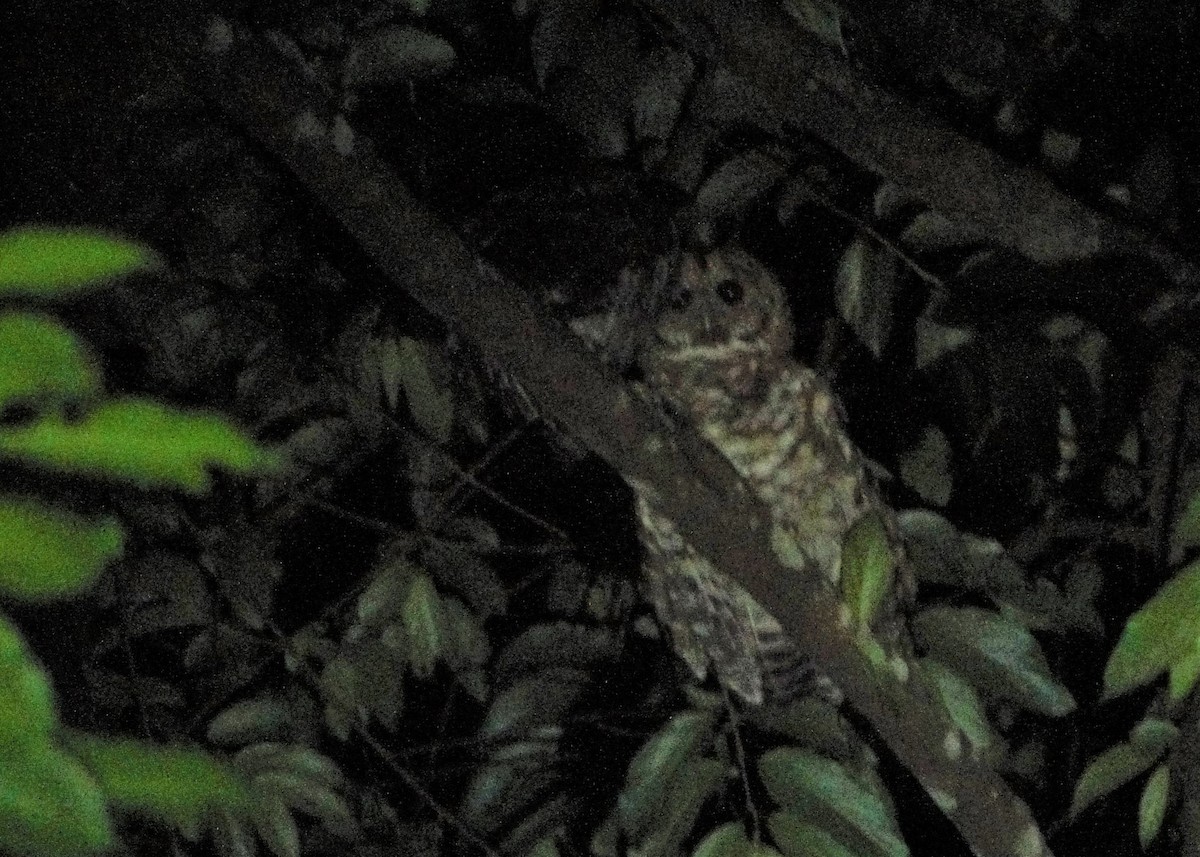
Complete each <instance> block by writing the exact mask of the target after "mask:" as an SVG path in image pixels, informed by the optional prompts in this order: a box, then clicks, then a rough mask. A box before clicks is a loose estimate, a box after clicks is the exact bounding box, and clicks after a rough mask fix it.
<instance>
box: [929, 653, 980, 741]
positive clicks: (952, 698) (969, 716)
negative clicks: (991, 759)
mask: <svg viewBox="0 0 1200 857" xmlns="http://www.w3.org/2000/svg"><path fill="white" fill-rule="evenodd" d="M920 663H921V668H922V669H923V670H924V671H925V672H926V674H927V675H929V676H930V677H931V678H932V679H933V683H934V686H935V687H936V688H937V691H938V696H939V697H940V698H941V700H942V705H944V706H945V708H946V711H947V712H948V713H949V714H950V719H951V720H953V721H954V725H955V726H957V727H958V728H959V729H961V730H962V732H963V734H964V735H966V736H967V741H969V742H970V744H971V757H972V758H976V759H978V758H980V757H981V756H983V757H984V758H988V755H987V754H988V751H989V750H990V749H991V748H992V746H993V745H994V744H995V743H996V737H995V735H994V733H993V732H992V727H991V724H990V723H988V719H987V714H986V712H985V711H984V709H983V704H982V703H981V702H980V701H979V696H978V695H977V694H976V693H975V689H974V688H972V687H971V685H970V684H968V683H967V682H966V681H964V680H963V679H962V678H960V677H959V676H958V674H957V673H955V672H954V671H953V670H951V669H949V668H948V667H946V666H944V665H943V664H941V663H938V661H936V660H934V659H933V658H922V659H921V662H920Z"/></svg>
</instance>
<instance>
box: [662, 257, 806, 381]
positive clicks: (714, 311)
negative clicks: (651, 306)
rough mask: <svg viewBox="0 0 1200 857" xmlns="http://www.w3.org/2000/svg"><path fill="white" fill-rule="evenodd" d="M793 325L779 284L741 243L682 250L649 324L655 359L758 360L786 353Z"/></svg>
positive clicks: (790, 342)
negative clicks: (669, 288)
mask: <svg viewBox="0 0 1200 857" xmlns="http://www.w3.org/2000/svg"><path fill="white" fill-rule="evenodd" d="M791 347H792V327H791V322H790V320H789V315H788V308H787V300H786V298H785V297H784V294H783V288H782V287H781V286H780V284H779V281H778V280H777V279H775V277H774V275H773V274H772V273H771V272H770V271H769V270H768V269H767V267H766V266H765V265H763V264H762V263H761V262H759V261H758V260H757V259H755V258H754V257H753V256H751V255H750V254H749V253H747V252H746V251H745V250H743V249H741V248H740V247H735V246H727V247H722V248H720V249H716V250H709V251H706V252H701V253H688V254H686V255H685V256H684V257H683V259H682V261H681V263H680V266H679V276H678V278H677V282H676V287H675V290H674V292H673V293H672V295H671V297H670V298H669V300H668V304H667V307H666V309H665V310H664V311H663V313H662V314H661V315H660V316H659V318H658V323H657V324H656V325H655V328H654V341H653V342H652V343H651V344H650V345H649V346H648V349H647V350H648V352H649V354H648V356H650V357H652V358H653V359H654V360H655V361H656V362H658V361H678V362H700V363H703V362H713V363H725V362H727V361H752V362H757V361H760V360H763V359H769V358H772V357H781V356H784V355H786V354H787V353H788V352H789V351H790V350H791Z"/></svg>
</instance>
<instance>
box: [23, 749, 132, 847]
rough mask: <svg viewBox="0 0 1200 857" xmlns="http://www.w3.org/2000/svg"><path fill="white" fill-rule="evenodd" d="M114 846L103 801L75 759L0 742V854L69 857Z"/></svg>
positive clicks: (53, 751) (54, 750) (57, 751)
mask: <svg viewBox="0 0 1200 857" xmlns="http://www.w3.org/2000/svg"><path fill="white" fill-rule="evenodd" d="M112 840H113V831H112V826H111V824H110V822H109V818H108V811H107V809H106V808H105V804H104V795H103V794H102V793H101V791H100V788H99V787H98V786H97V784H96V782H95V781H94V780H93V779H92V778H91V777H90V776H89V775H88V772H87V771H86V770H84V768H83V767H82V766H81V765H80V764H79V763H78V762H77V761H76V760H75V759H72V758H71V757H70V756H67V755H66V754H65V753H63V752H62V751H60V750H58V749H57V748H55V747H52V746H50V745H49V744H20V745H14V744H8V743H3V742H0V852H3V853H6V854H14V855H16V854H20V855H23V856H24V857H73V855H88V854H98V853H100V852H102V851H105V850H107V849H108V848H109V847H111V845H112Z"/></svg>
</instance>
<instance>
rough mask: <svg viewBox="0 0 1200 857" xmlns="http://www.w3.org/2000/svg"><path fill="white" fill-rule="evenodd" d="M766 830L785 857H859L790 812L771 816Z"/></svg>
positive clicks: (856, 853)
mask: <svg viewBox="0 0 1200 857" xmlns="http://www.w3.org/2000/svg"><path fill="white" fill-rule="evenodd" d="M767 829H768V830H770V831H771V838H772V839H774V840H775V844H776V845H778V846H779V850H780V851H782V852H783V854H784V855H785V857H861V853H860V852H855V851H851V850H850V849H849V848H847V847H846V846H845V845H843V844H842V843H841V842H839V841H838V840H837V839H835V838H834V837H833V836H831V835H830V834H829V833H828V832H827V831H825V830H822V829H821V828H820V827H817V826H816V825H814V824H810V823H808V822H807V821H805V820H804V819H803V818H802V817H801V816H800V815H798V814H796V813H794V812H789V811H787V810H782V811H780V812H773V813H771V817H770V818H768V819H767Z"/></svg>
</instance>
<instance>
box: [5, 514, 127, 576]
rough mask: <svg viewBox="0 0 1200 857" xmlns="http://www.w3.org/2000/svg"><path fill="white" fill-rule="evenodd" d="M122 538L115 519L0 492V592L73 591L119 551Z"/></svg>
mask: <svg viewBox="0 0 1200 857" xmlns="http://www.w3.org/2000/svg"><path fill="white" fill-rule="evenodd" d="M124 540H125V535H124V533H123V532H122V530H121V527H120V525H119V524H117V522H116V521H112V520H109V519H103V520H101V521H98V522H96V521H89V520H87V519H85V518H81V517H79V516H78V515H74V514H72V513H70V512H65V511H59V510H57V509H51V508H49V507H46V506H41V505H38V504H37V503H32V502H29V501H26V500H19V499H15V498H3V497H0V592H3V593H5V594H7V595H10V596H14V597H16V598H22V599H25V600H44V599H48V598H58V597H62V596H64V595H68V594H70V593H73V592H78V591H79V590H81V589H83V588H85V587H87V586H89V585H91V583H92V581H93V580H95V578H96V575H97V574H99V573H100V572H101V571H102V570H103V569H104V567H105V566H106V565H107V564H108V563H109V562H110V561H111V560H113V559H115V558H116V557H118V556H120V554H121V551H122V549H123V547H124Z"/></svg>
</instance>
